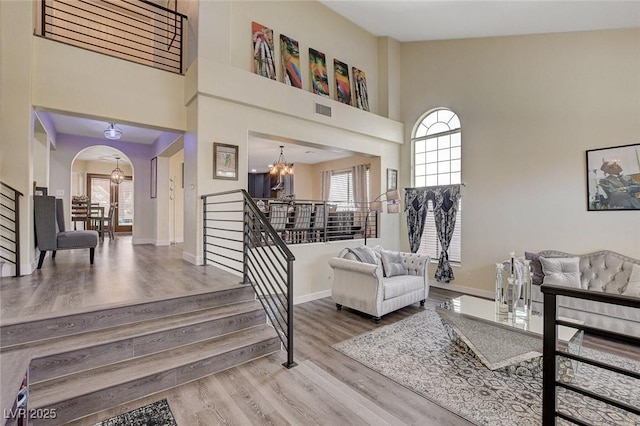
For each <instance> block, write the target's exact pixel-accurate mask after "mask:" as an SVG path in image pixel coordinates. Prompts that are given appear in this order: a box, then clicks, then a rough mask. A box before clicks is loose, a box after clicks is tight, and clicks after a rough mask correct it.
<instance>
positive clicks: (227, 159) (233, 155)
mask: <svg viewBox="0 0 640 426" xmlns="http://www.w3.org/2000/svg"><path fill="white" fill-rule="evenodd" d="M213 178H214V179H228V180H238V146H237V145H228V144H224V143H218V142H214V143H213Z"/></svg>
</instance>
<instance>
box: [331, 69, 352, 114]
mask: <svg viewBox="0 0 640 426" xmlns="http://www.w3.org/2000/svg"><path fill="white" fill-rule="evenodd" d="M333 70H334V74H335V76H336V97H337V99H338V101H340V102H342V103H343V104H347V105H351V83H350V82H349V66H348V65H347V64H345V63H344V62H341V61H339V60H337V59H334V60H333Z"/></svg>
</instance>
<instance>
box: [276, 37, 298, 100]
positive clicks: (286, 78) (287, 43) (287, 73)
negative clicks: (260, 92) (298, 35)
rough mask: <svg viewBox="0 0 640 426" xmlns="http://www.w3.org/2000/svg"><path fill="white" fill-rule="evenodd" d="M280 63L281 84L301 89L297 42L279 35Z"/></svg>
mask: <svg viewBox="0 0 640 426" xmlns="http://www.w3.org/2000/svg"><path fill="white" fill-rule="evenodd" d="M280 62H281V63H282V75H283V82H284V83H285V84H286V85H288V86H293V87H297V88H298V89H301V88H302V74H301V72H300V49H299V47H298V42H297V41H296V40H294V39H292V38H291V37H287V36H286V35H284V34H280Z"/></svg>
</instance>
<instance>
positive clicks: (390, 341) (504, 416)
mask: <svg viewBox="0 0 640 426" xmlns="http://www.w3.org/2000/svg"><path fill="white" fill-rule="evenodd" d="M333 347H334V348H335V349H337V350H339V351H340V352H342V353H344V354H345V355H347V356H349V357H350V358H353V359H355V360H357V361H358V362H360V363H362V364H364V365H366V366H367V367H369V368H371V369H373V370H375V371H377V372H379V373H380V374H383V375H384V376H386V377H388V378H390V379H392V380H394V381H395V382H397V383H399V384H401V385H403V386H405V387H407V388H409V389H411V390H412V391H414V392H416V393H418V394H419V395H422V396H424V397H425V398H427V399H429V400H431V401H433V402H435V403H436V404H438V405H440V406H442V407H444V408H446V409H447V410H449V411H451V412H453V413H455V414H457V415H459V416H461V417H463V418H465V419H467V420H469V421H471V422H473V423H475V424H478V425H487V426H489V425H490V426H496V425H503V426H513V425H519V426H525V425H531V426H534V425H535V426H539V425H540V424H542V379H539V378H533V377H530V376H519V375H514V374H512V373H509V372H508V371H507V370H495V371H491V370H489V369H487V368H486V367H485V366H484V365H483V364H482V363H481V362H480V360H479V359H478V358H476V357H475V356H474V354H473V353H472V352H471V351H468V350H464V349H463V348H461V347H460V346H457V345H455V344H453V343H452V342H451V339H450V338H449V336H448V335H447V333H446V331H445V329H444V327H443V325H442V322H441V320H440V318H439V317H438V315H437V314H436V312H435V310H433V309H428V310H426V311H425V312H421V313H418V314H415V315H413V316H412V317H410V318H407V319H405V320H402V321H399V322H397V323H395V324H391V325H388V326H385V327H381V328H379V329H377V330H374V331H371V332H369V333H365V334H362V335H360V336H356V337H354V338H352V339H349V340H345V341H343V342H340V343H337V344H335V345H333ZM582 355H583V356H585V357H587V358H592V359H597V360H600V361H604V362H607V363H609V364H614V365H618V366H620V367H622V368H625V369H628V370H633V371H640V362H636V361H632V360H629V359H626V358H621V357H616V356H613V355H610V354H605V353H602V352H598V351H595V350H591V349H588V348H583V349H582ZM573 384H574V385H577V386H580V387H582V388H585V389H588V390H591V391H593V392H596V393H597V394H599V395H602V396H607V397H610V398H613V399H617V400H619V401H623V402H625V403H627V404H630V405H632V406H635V407H638V406H640V392H638V389H640V381H638V380H635V379H632V378H628V377H625V376H621V375H618V374H616V373H611V372H608V371H605V370H602V369H599V368H596V367H592V366H590V365H587V364H584V363H580V365H579V366H578V369H577V372H576V375H575V378H574V381H573ZM558 407H559V410H560V411H561V412H564V413H567V414H570V415H572V416H575V417H577V418H579V419H583V420H584V421H586V422H588V423H591V424H599V425H616V426H618V425H640V417H638V416H635V415H633V414H630V413H627V412H624V411H622V410H619V409H617V408H615V407H611V406H608V405H606V404H604V403H601V402H597V401H595V400H593V399H590V398H587V397H584V396H582V395H580V394H577V393H575V392H570V391H567V390H564V389H563V388H559V390H558ZM558 424H569V423H568V422H565V421H564V420H562V419H559V420H558Z"/></svg>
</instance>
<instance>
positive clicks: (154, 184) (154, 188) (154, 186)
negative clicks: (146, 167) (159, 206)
mask: <svg viewBox="0 0 640 426" xmlns="http://www.w3.org/2000/svg"><path fill="white" fill-rule="evenodd" d="M157 196H158V157H153V158H152V159H151V198H156V197H157Z"/></svg>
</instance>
